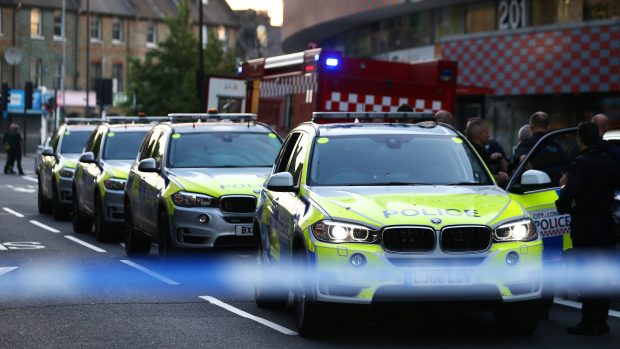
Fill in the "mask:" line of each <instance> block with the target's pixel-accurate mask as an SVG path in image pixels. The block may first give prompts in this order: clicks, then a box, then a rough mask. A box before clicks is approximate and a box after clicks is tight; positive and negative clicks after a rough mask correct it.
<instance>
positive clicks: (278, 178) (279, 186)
mask: <svg viewBox="0 0 620 349" xmlns="http://www.w3.org/2000/svg"><path fill="white" fill-rule="evenodd" d="M267 189H268V190H271V191H276V192H293V191H296V190H297V189H296V188H295V183H294V182H293V175H291V174H290V173H289V172H280V173H276V174H274V175H273V176H271V177H269V179H268V180H267Z"/></svg>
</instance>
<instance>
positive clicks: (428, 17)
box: [405, 11, 435, 47]
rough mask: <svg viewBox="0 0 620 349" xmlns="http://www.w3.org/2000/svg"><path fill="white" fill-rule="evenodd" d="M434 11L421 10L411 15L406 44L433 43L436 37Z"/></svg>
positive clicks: (413, 45) (411, 45) (421, 44)
mask: <svg viewBox="0 0 620 349" xmlns="http://www.w3.org/2000/svg"><path fill="white" fill-rule="evenodd" d="M433 14H434V13H433V12H432V11H421V12H415V13H412V14H411V15H410V16H409V28H411V30H409V31H407V33H406V35H408V36H410V37H408V38H407V39H406V41H407V42H406V43H405V45H407V46H410V47H416V46H426V45H432V44H433V39H434V38H435V27H434V26H433V23H434V16H433Z"/></svg>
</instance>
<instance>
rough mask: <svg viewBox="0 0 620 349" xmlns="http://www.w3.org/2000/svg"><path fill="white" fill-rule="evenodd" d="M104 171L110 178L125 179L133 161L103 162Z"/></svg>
mask: <svg viewBox="0 0 620 349" xmlns="http://www.w3.org/2000/svg"><path fill="white" fill-rule="evenodd" d="M102 164H103V169H104V171H106V172H108V173H109V174H110V176H111V177H114V178H120V179H127V177H128V176H129V170H130V169H131V164H133V160H104V161H102Z"/></svg>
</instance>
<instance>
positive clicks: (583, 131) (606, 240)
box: [556, 122, 620, 336]
mask: <svg viewBox="0 0 620 349" xmlns="http://www.w3.org/2000/svg"><path fill="white" fill-rule="evenodd" d="M577 144H578V146H579V150H580V153H579V154H578V155H577V157H576V158H575V159H574V160H573V162H572V164H571V166H570V169H569V172H568V174H567V175H565V176H563V177H562V180H561V181H560V183H561V184H565V185H564V187H563V188H562V190H561V192H560V197H559V199H558V200H557V201H556V206H557V209H558V212H559V213H560V214H566V213H570V215H571V238H572V241H573V250H572V251H570V252H571V253H570V255H569V256H570V257H569V258H568V259H569V264H570V265H578V266H579V269H573V271H580V272H581V274H580V275H579V277H580V279H579V281H578V282H576V285H577V286H578V288H579V293H580V295H581V300H582V302H583V305H582V308H581V314H582V320H581V322H580V323H579V324H577V325H575V326H572V327H569V328H568V329H567V332H568V333H569V334H576V335H591V336H598V335H601V334H605V333H609V326H608V325H607V314H608V312H609V296H608V295H606V294H605V293H606V289H607V286H606V285H605V277H603V278H601V277H600V276H597V274H600V273H601V272H604V270H601V269H600V267H601V266H604V263H603V264H595V265H593V263H594V262H597V261H600V259H601V256H605V255H606V254H608V253H609V252H611V251H613V249H614V241H613V219H612V212H611V205H612V202H613V200H614V191H615V189H616V188H617V187H618V185H619V184H620V165H619V164H618V163H617V162H616V161H615V160H614V159H613V158H612V157H611V155H609V154H608V153H606V152H604V151H602V150H601V149H600V142H599V133H598V128H597V126H596V125H595V124H594V123H592V122H582V123H580V124H579V126H578V128H577ZM593 271H596V272H593Z"/></svg>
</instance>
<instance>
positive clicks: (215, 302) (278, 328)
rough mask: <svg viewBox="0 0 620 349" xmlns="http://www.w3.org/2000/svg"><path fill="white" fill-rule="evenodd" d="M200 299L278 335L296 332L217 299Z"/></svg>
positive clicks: (294, 334) (295, 333) (293, 334)
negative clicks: (256, 323)
mask: <svg viewBox="0 0 620 349" xmlns="http://www.w3.org/2000/svg"><path fill="white" fill-rule="evenodd" d="M200 298H202V299H204V300H206V301H207V302H209V303H211V304H213V305H217V306H218V307H221V308H224V309H226V310H228V311H230V312H232V313H235V314H237V315H239V316H242V317H244V318H246V319H250V320H254V321H256V322H258V323H259V324H262V325H265V326H267V327H270V328H272V329H274V330H276V331H278V332H280V333H284V334H286V335H289V336H296V335H297V332H295V331H293V330H289V329H288V328H286V327H284V326H280V325H278V324H276V323H274V322H271V321H269V320H266V319H263V318H260V317H258V316H255V315H252V314H250V313H247V312H245V311H243V310H241V309H238V308H235V307H233V306H232V305H229V304H226V303H224V302H222V301H220V300H219V299H216V298H213V297H211V296H200Z"/></svg>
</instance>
